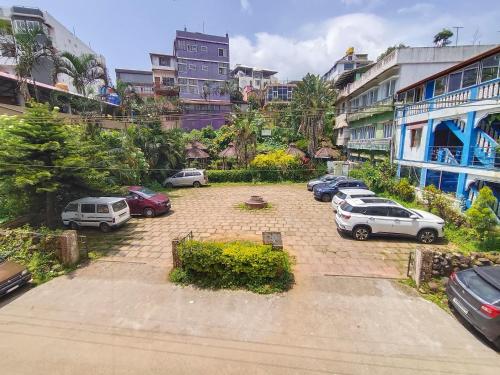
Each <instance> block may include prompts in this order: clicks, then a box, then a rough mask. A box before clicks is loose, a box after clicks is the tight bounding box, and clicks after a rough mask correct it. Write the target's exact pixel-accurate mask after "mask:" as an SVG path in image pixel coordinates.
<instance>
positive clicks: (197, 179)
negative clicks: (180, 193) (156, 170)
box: [163, 168, 208, 188]
mask: <svg viewBox="0 0 500 375" xmlns="http://www.w3.org/2000/svg"><path fill="white" fill-rule="evenodd" d="M207 184H208V177H207V175H206V173H205V170H203V169H196V168H187V169H183V170H182V171H180V172H177V173H176V174H174V175H173V176H172V177H168V178H166V179H165V181H164V182H163V186H165V187H169V188H171V187H179V186H193V187H200V186H202V185H207Z"/></svg>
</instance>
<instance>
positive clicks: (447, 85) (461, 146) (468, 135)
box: [395, 46, 500, 217]
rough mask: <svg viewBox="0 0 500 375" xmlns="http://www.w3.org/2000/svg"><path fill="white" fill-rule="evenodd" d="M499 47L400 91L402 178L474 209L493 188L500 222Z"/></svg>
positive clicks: (398, 141) (397, 118) (398, 119)
mask: <svg viewBox="0 0 500 375" xmlns="http://www.w3.org/2000/svg"><path fill="white" fill-rule="evenodd" d="M499 71H500V46H497V47H495V48H491V49H489V50H488V51H486V52H483V53H481V54H478V55H476V56H474V57H472V58H469V59H467V60H465V61H463V62H461V63H459V64H456V65H453V66H452V67H450V68H448V69H445V70H441V71H439V72H438V73H436V74H434V75H430V76H428V77H426V78H424V79H422V80H419V81H418V82H416V83H413V84H411V85H409V86H405V87H404V88H402V89H401V90H399V91H398V103H399V105H398V106H397V111H396V116H395V121H396V123H397V125H398V128H397V132H396V144H397V154H396V158H395V159H396V162H397V163H398V171H399V175H400V176H408V175H410V174H411V175H414V176H415V175H416V176H418V177H419V181H420V186H421V187H425V186H427V185H431V184H432V185H435V186H436V187H438V188H439V189H441V190H443V191H445V192H451V193H455V195H456V197H457V198H458V199H461V200H463V201H465V203H466V205H465V206H467V207H468V206H470V204H471V203H472V201H473V200H474V198H475V197H476V194H477V192H478V190H479V189H480V188H481V187H482V186H484V185H487V186H489V187H490V188H491V189H492V190H493V193H494V195H495V197H496V198H497V203H496V204H495V205H494V206H493V207H492V208H493V209H494V211H495V212H496V213H497V216H499V217H500V208H499V204H498V201H500V147H499V143H500V101H499V100H500V72H499Z"/></svg>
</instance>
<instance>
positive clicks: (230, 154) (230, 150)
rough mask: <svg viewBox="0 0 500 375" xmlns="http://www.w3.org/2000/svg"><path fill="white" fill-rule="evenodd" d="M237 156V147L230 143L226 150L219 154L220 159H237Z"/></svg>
mask: <svg viewBox="0 0 500 375" xmlns="http://www.w3.org/2000/svg"><path fill="white" fill-rule="evenodd" d="M236 156H237V153H236V147H234V144H232V143H230V144H229V146H227V147H226V148H225V149H224V150H222V151H221V152H219V157H221V158H235V157H236Z"/></svg>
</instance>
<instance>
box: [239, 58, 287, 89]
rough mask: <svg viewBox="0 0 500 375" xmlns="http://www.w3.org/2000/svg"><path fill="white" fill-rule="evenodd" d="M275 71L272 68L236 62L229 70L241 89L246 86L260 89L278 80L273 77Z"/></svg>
mask: <svg viewBox="0 0 500 375" xmlns="http://www.w3.org/2000/svg"><path fill="white" fill-rule="evenodd" d="M276 73H278V72H276V71H274V70H269V69H262V68H255V67H250V66H245V65H240V64H236V67H235V68H234V69H233V70H232V71H231V77H232V78H233V79H235V80H236V81H237V82H238V87H239V88H240V90H242V91H243V90H244V89H245V88H246V87H252V88H254V89H257V90H262V89H264V88H265V87H266V86H267V85H268V84H270V83H276V82H278V80H277V78H276V77H275V74H276Z"/></svg>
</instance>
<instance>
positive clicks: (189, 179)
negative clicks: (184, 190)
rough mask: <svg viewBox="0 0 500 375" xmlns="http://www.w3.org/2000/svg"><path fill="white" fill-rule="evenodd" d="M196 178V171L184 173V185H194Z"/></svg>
mask: <svg viewBox="0 0 500 375" xmlns="http://www.w3.org/2000/svg"><path fill="white" fill-rule="evenodd" d="M194 180H195V172H185V173H184V186H192V185H193V182H194Z"/></svg>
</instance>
